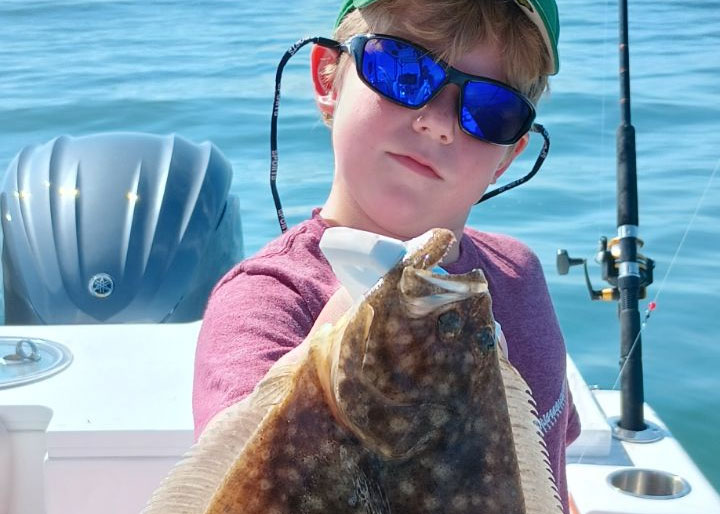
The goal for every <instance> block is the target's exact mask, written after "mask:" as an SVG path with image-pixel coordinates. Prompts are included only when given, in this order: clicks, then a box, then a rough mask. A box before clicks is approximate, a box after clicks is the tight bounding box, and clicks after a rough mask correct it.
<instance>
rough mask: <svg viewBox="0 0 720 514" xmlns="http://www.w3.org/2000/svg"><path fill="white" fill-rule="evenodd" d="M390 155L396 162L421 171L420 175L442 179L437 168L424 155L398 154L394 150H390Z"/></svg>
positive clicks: (417, 171)
mask: <svg viewBox="0 0 720 514" xmlns="http://www.w3.org/2000/svg"><path fill="white" fill-rule="evenodd" d="M388 155H389V156H390V157H391V158H392V159H393V160H394V161H395V162H398V163H400V164H402V165H403V166H405V167H406V168H409V169H410V170H412V171H414V172H416V173H419V174H420V175H423V176H426V177H429V178H434V179H442V177H441V176H440V174H439V173H438V172H437V171H436V170H435V168H434V167H433V166H432V165H431V164H430V163H429V162H427V161H426V160H425V159H423V158H422V157H419V156H417V155H404V154H396V153H392V152H388Z"/></svg>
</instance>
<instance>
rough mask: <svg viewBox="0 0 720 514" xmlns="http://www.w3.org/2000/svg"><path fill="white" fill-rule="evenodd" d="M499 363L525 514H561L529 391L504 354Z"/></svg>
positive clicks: (500, 356) (557, 495)
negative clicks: (553, 513)
mask: <svg viewBox="0 0 720 514" xmlns="http://www.w3.org/2000/svg"><path fill="white" fill-rule="evenodd" d="M498 359H499V361H500V372H501V374H502V379H503V383H504V384H505V396H506V398H507V405H508V412H509V414H510V423H511V426H512V434H513V439H514V442H515V454H516V455H517V460H518V467H519V469H520V480H521V483H522V490H523V495H524V497H525V514H549V513H552V512H556V513H562V511H563V509H562V503H561V501H560V496H559V494H558V491H557V486H556V485H555V479H554V478H553V474H552V466H551V465H550V461H549V460H548V453H547V449H546V446H545V440H544V439H543V437H542V434H541V433H540V431H539V429H538V425H537V422H538V421H537V412H536V410H535V400H534V399H533V397H532V394H531V393H530V387H529V386H528V385H527V383H526V382H525V380H523V378H522V377H521V376H520V374H519V373H518V372H517V370H516V369H515V368H514V367H513V366H512V364H510V362H508V360H507V358H506V357H505V356H504V355H502V353H501V352H498Z"/></svg>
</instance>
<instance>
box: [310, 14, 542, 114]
mask: <svg viewBox="0 0 720 514" xmlns="http://www.w3.org/2000/svg"><path fill="white" fill-rule="evenodd" d="M366 32H375V33H391V34H397V33H398V32H400V33H401V34H402V36H404V37H406V38H408V39H410V40H412V41H415V42H416V43H418V44H420V45H422V46H424V47H427V48H428V49H431V50H433V52H434V54H435V56H436V57H438V58H440V59H442V60H444V61H446V62H447V63H449V64H450V65H453V63H454V61H455V60H456V59H457V58H458V57H459V56H461V55H462V54H464V53H466V52H468V51H470V50H471V49H472V48H473V47H474V46H476V45H478V44H480V43H484V42H492V43H495V44H497V45H498V47H499V48H500V51H501V52H502V55H503V63H504V70H503V71H504V73H505V79H506V81H507V83H508V84H509V85H510V86H512V87H514V88H515V89H517V90H519V91H520V92H522V93H523V94H524V95H525V96H527V97H528V98H529V99H530V101H531V102H533V103H534V104H537V102H538V100H539V99H540V97H541V96H542V94H543V93H544V92H545V90H546V89H547V86H548V80H547V76H548V73H549V71H550V67H551V63H550V57H549V55H548V51H547V49H546V47H545V43H544V41H543V38H542V36H541V34H540V31H539V30H538V28H537V27H536V26H535V25H534V24H533V23H532V22H531V21H530V19H529V18H528V17H527V16H526V15H525V14H524V13H523V12H522V11H521V10H520V8H519V7H518V6H517V5H515V3H514V2H512V1H505V0H381V1H378V2H375V3H373V4H371V5H369V6H368V7H365V8H363V9H361V10H357V9H356V10H354V11H352V12H350V13H349V14H348V15H347V16H345V18H344V19H343V21H342V23H341V24H340V25H339V26H338V27H337V29H335V32H334V33H333V37H334V38H335V39H336V40H338V41H345V40H347V39H348V38H350V37H351V36H353V35H355V34H362V33H366ZM349 59H350V58H349V56H348V55H347V54H344V53H343V54H342V55H341V56H340V59H339V60H338V62H336V63H332V64H328V65H326V66H325V67H324V68H323V70H322V71H321V73H322V75H323V77H324V78H325V79H326V80H327V83H332V84H333V87H334V88H335V89H336V90H338V91H339V90H340V88H341V86H342V77H343V75H344V72H345V69H346V68H347V66H348V65H349V64H350V63H349ZM323 117H324V119H325V122H326V123H327V124H328V125H331V123H332V117H331V116H330V115H326V116H323Z"/></svg>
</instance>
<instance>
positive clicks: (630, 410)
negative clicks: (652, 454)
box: [557, 0, 660, 442]
mask: <svg viewBox="0 0 720 514" xmlns="http://www.w3.org/2000/svg"><path fill="white" fill-rule="evenodd" d="M619 14H620V16H619V30H620V43H619V53H620V55H619V57H620V69H619V77H620V125H619V127H618V129H617V150H616V151H617V237H615V238H613V239H612V240H610V241H609V242H608V240H607V238H606V237H604V236H603V237H601V238H600V244H599V248H598V252H597V254H596V257H595V261H596V262H597V263H598V264H600V266H601V269H602V278H603V280H605V281H607V282H608V283H609V284H610V286H611V287H609V288H605V289H602V290H595V289H593V286H592V284H591V282H590V275H589V273H588V269H587V261H586V260H585V259H575V258H571V257H569V256H568V253H567V251H566V250H558V255H557V268H558V272H559V273H560V274H561V275H565V274H567V273H568V270H569V268H570V267H571V266H575V265H579V264H582V265H583V266H584V269H585V282H586V285H587V288H588V291H589V293H590V298H591V299H592V300H602V301H613V300H615V301H618V317H619V320H620V390H621V396H620V404H621V405H620V412H621V415H620V418H619V419H617V420H613V422H616V423H617V425H616V426H615V427H613V428H614V433H615V436H616V437H618V438H620V439H626V440H633V441H643V442H646V441H648V440H654V439H656V438H657V437H658V434H659V433H660V431H659V430H657V429H656V428H655V427H654V426H652V424H650V423H647V422H646V421H645V419H644V409H643V404H644V402H645V398H644V390H643V368H642V339H641V330H642V327H641V321H640V311H639V305H638V304H639V300H640V299H643V298H645V297H646V296H647V287H648V286H649V285H650V284H652V282H653V269H654V267H655V263H654V262H653V260H652V259H649V258H648V257H645V256H644V255H642V254H641V253H640V252H639V251H638V250H639V248H640V247H642V244H643V242H642V240H641V239H640V238H639V237H638V233H639V230H638V226H639V216H638V196H637V159H636V152H635V128H634V127H633V125H632V120H631V112H630V52H629V44H628V6H627V0H620V1H619ZM652 308H653V305H652V304H651V310H652Z"/></svg>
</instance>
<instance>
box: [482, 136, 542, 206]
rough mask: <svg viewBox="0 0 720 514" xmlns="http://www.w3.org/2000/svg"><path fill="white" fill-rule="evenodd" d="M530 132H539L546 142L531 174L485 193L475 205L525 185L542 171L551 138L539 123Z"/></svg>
mask: <svg viewBox="0 0 720 514" xmlns="http://www.w3.org/2000/svg"><path fill="white" fill-rule="evenodd" d="M530 132H538V133H539V134H540V135H541V136H542V137H543V139H544V140H545V141H544V143H543V147H542V149H541V150H540V155H538V158H537V159H536V160H535V164H534V165H533V168H532V169H531V170H530V173H528V174H527V175H525V176H524V177H522V178H519V179H517V180H513V181H512V182H510V183H509V184H505V185H504V186H500V187H498V188H495V189H493V190H492V191H489V192H487V193H485V194H484V195H483V196H482V198H480V200H478V201H477V202H475V205H477V204H479V203H480V202H484V201H485V200H489V199H490V198H492V197H494V196H497V195H499V194H500V193H504V192H505V191H507V190H508V189H512V188H514V187H517V186H519V185H521V184H524V183H525V182H527V181H528V180H530V179H531V178H533V177H534V176H535V175H536V174H537V172H538V171H540V167H541V166H542V165H543V162H545V157H547V154H548V150H549V149H550V136H549V134H548V131H547V130H545V127H543V126H542V125H540V124H539V123H533V124H532V126H531V127H530Z"/></svg>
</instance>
